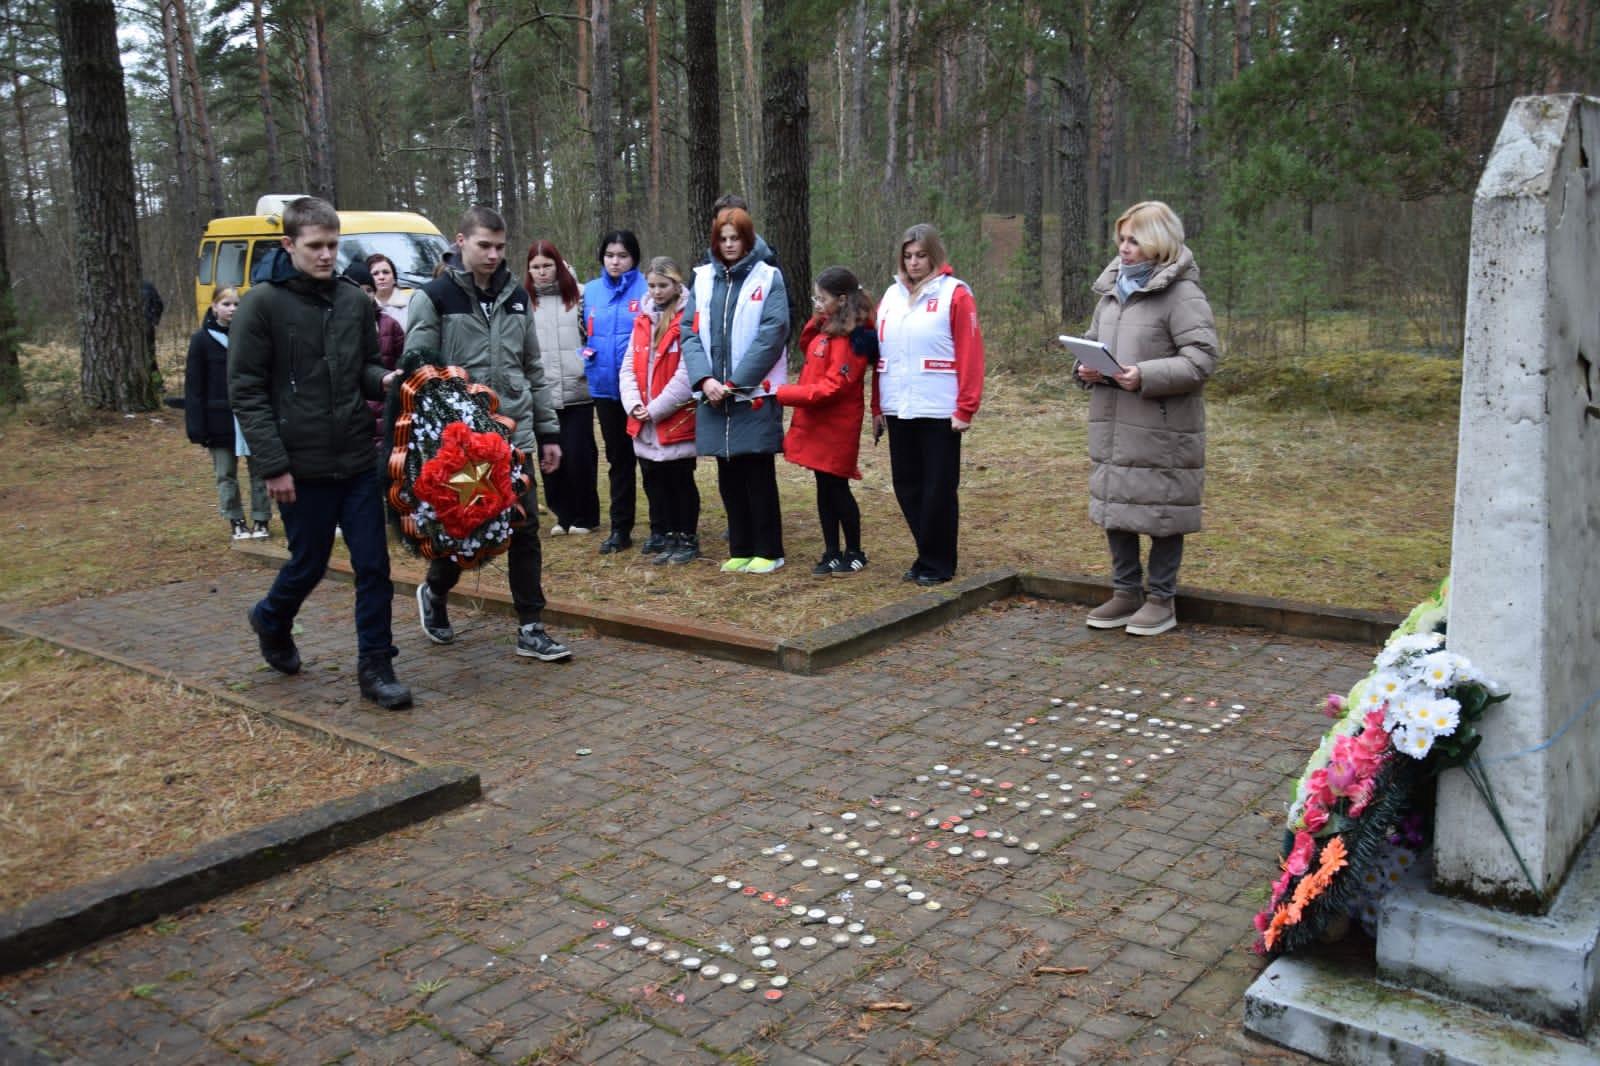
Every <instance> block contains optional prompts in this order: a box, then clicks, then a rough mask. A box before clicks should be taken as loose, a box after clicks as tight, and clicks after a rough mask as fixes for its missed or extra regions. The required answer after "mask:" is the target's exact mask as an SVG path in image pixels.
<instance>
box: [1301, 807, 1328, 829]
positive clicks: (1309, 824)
mask: <svg viewBox="0 0 1600 1066" xmlns="http://www.w3.org/2000/svg"><path fill="white" fill-rule="evenodd" d="M1303 821H1304V822H1305V823H1306V830H1307V831H1308V832H1312V833H1320V832H1322V827H1323V826H1325V825H1327V824H1328V811H1327V808H1325V807H1323V806H1322V805H1321V804H1318V803H1308V804H1306V813H1305V817H1304V819H1303Z"/></svg>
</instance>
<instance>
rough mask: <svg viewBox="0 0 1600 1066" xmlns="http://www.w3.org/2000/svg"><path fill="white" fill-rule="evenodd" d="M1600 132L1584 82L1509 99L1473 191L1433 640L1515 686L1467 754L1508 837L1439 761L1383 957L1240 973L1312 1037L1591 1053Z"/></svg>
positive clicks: (1384, 937) (1598, 782)
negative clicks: (1422, 861) (1474, 755)
mask: <svg viewBox="0 0 1600 1066" xmlns="http://www.w3.org/2000/svg"><path fill="white" fill-rule="evenodd" d="M1596 152H1600V100H1596V99H1594V98H1589V97H1579V96H1542V97H1525V98H1523V99H1519V100H1517V101H1516V102H1515V103H1514V104H1512V106H1511V109H1510V112H1509V113H1508V115H1507V117H1506V121H1505V125H1504V126H1503V127H1502V129H1501V131H1500V136H1499V139H1498V140H1497V141H1496V143H1495V148H1494V153H1493V155H1492V156H1491V158H1490V160H1489V163H1488V165H1487V167H1486V168H1485V170H1484V174H1483V178H1482V180H1481V181H1480V183H1479V186H1478V191H1477V195H1476V198H1475V199H1474V202H1473V218H1472V252H1471V263H1470V276H1469V281H1468V296H1467V319H1466V348H1465V352H1464V356H1463V358H1464V362H1463V380H1462V388H1461V431H1460V432H1461V436H1460V454H1459V457H1458V463H1457V471H1456V512H1455V534H1454V543H1453V546H1452V559H1451V590H1450V619H1449V646H1450V648H1451V650H1453V651H1456V652H1459V653H1461V654H1463V655H1466V656H1467V657H1468V658H1469V659H1471V660H1472V661H1473V663H1474V664H1475V665H1476V666H1477V667H1478V668H1479V669H1480V670H1482V671H1484V672H1485V673H1487V674H1488V675H1489V676H1490V677H1492V678H1494V679H1495V680H1496V681H1498V682H1499V683H1500V684H1502V685H1503V686H1504V687H1505V688H1507V689H1508V690H1509V691H1510V693H1511V698H1510V699H1509V700H1507V701H1506V702H1505V703H1502V704H1500V705H1498V706H1497V707H1495V708H1493V709H1491V711H1490V712H1489V714H1488V715H1487V717H1486V718H1485V720H1484V722H1483V725H1482V726H1481V732H1482V733H1483V735H1484V741H1483V745H1482V748H1481V749H1480V755H1481V758H1482V760H1483V765H1484V768H1485V770H1486V771H1487V774H1488V777H1489V779H1490V781H1491V784H1492V786H1493V789H1494V792H1495V797H1496V799H1497V801H1498V806H1499V808H1500V811H1501V813H1502V815H1503V818H1504V821H1505V824H1506V827H1507V829H1508V831H1509V833H1510V835H1511V837H1512V839H1513V840H1515V842H1516V854H1513V852H1512V850H1511V847H1510V845H1508V844H1507V842H1506V838H1505V834H1502V832H1501V831H1500V829H1499V827H1498V826H1497V825H1496V824H1495V821H1494V819H1493V818H1492V817H1491V815H1490V813H1489V810H1488V808H1487V807H1486V805H1485V804H1484V802H1483V801H1482V800H1481V799H1480V797H1479V796H1478V793H1477V791H1476V789H1475V788H1474V787H1473V786H1472V784H1471V782H1470V781H1469V780H1468V779H1467V778H1466V776H1465V775H1464V774H1462V773H1461V772H1460V771H1452V772H1450V773H1447V774H1446V775H1445V776H1444V777H1442V778H1441V779H1440V782H1439V789H1438V803H1437V809H1436V814H1435V843H1434V856H1433V860H1434V862H1433V870H1434V874H1433V883H1432V885H1431V886H1430V885H1427V884H1413V885H1409V886H1404V887H1401V888H1398V889H1396V890H1394V891H1392V892H1391V893H1390V894H1389V895H1388V896H1387V897H1386V899H1385V902H1384V906H1383V912H1382V916H1381V918H1380V921H1379V928H1378V950H1377V969H1376V972H1375V973H1374V972H1373V971H1372V970H1371V969H1367V970H1365V971H1363V970H1361V969H1360V968H1359V967H1354V968H1353V967H1351V966H1349V965H1348V964H1340V963H1335V962H1330V961H1328V960H1326V959H1321V958H1318V957H1316V956H1315V955H1309V956H1304V957H1299V956H1296V957H1285V958H1281V959H1279V960H1277V961H1276V962H1274V963H1273V964H1272V965H1271V966H1270V967H1268V969H1267V971H1266V972H1265V973H1263V974H1262V976H1261V977H1260V978H1259V979H1257V981H1256V982H1255V984H1253V985H1252V986H1251V988H1250V991H1249V992H1248V993H1247V996H1246V1006H1245V1017H1246V1026H1247V1027H1248V1028H1249V1029H1251V1030H1252V1031H1253V1032H1255V1033H1257V1034H1259V1035H1261V1036H1265V1037H1267V1038H1268V1039H1271V1040H1275V1041H1277V1042H1279V1043H1284V1044H1288V1045H1289V1046H1291V1047H1295V1048H1298V1049H1300V1050H1302V1051H1307V1052H1309V1053H1311V1054H1314V1055H1319V1056H1321V1057H1324V1058H1328V1059H1331V1060H1334V1061H1338V1062H1352V1063H1355V1062H1360V1063H1368V1062H1370V1063H1380V1062H1381V1063H1390V1062H1451V1063H1458V1062H1459V1063H1498V1062H1506V1063H1517V1064H1519V1066H1520V1064H1522V1063H1543V1062H1549V1063H1567V1062H1572V1063H1579V1062H1582V1063H1597V1062H1600V1035H1597V1034H1596V1033H1595V1032H1594V1031H1593V1030H1592V1028H1591V1026H1592V1023H1593V1022H1594V1019H1595V1014H1596V1007H1597V1005H1600V840H1597V839H1596V836H1595V835H1594V834H1593V830H1594V826H1595V823H1596V818H1597V815H1600V707H1595V706H1593V701H1594V700H1595V698H1596V697H1597V696H1600V558H1597V549H1600V156H1595V157H1594V158H1591V153H1596ZM1586 708H1588V713H1584V712H1585V709H1586ZM1517 854H1520V856H1521V858H1522V860H1523V862H1522V863H1519V862H1518V861H1517ZM1523 864H1526V866H1527V873H1526V874H1525V873H1524V871H1523V868H1522V867H1523Z"/></svg>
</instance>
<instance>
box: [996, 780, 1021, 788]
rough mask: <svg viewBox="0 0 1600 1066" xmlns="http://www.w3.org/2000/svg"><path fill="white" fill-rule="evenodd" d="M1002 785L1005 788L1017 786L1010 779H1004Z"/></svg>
mask: <svg viewBox="0 0 1600 1066" xmlns="http://www.w3.org/2000/svg"><path fill="white" fill-rule="evenodd" d="M1000 787H1001V788H1003V789H1011V788H1016V787H1017V786H1016V785H1014V784H1012V783H1011V782H1010V781H1002V782H1000Z"/></svg>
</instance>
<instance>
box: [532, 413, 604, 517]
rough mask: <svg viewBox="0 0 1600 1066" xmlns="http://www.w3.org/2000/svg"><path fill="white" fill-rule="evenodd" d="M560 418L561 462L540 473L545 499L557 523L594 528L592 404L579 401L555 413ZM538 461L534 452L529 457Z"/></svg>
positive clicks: (595, 462)
mask: <svg viewBox="0 0 1600 1066" xmlns="http://www.w3.org/2000/svg"><path fill="white" fill-rule="evenodd" d="M556 415H557V416H558V417H559V418H560V420H561V465H560V466H559V467H557V468H556V470H555V473H553V474H542V475H541V477H542V478H543V480H544V502H545V503H547V504H549V505H550V510H551V512H552V513H553V514H554V515H555V516H556V523H557V524H558V525H562V526H581V527H583V528H584V529H594V528H596V527H597V526H599V525H600V493H599V492H598V491H597V490H596V489H595V487H594V479H595V474H596V473H597V472H598V470H599V469H600V449H599V448H597V447H596V446H595V443H594V404H592V403H579V404H572V405H570V406H568V407H563V408H562V409H561V410H559V411H557V412H556ZM528 459H529V461H530V462H533V463H535V464H537V463H538V461H539V457H538V456H537V455H530V456H529V457H528Z"/></svg>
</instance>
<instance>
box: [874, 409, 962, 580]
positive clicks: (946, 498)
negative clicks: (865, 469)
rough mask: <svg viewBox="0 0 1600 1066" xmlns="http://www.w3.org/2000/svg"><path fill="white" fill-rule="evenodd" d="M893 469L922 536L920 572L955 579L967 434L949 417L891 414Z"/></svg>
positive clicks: (897, 494)
mask: <svg viewBox="0 0 1600 1066" xmlns="http://www.w3.org/2000/svg"><path fill="white" fill-rule="evenodd" d="M887 422H888V425H889V470H890V479H891V480H892V481H893V482H894V498H895V499H896V500H898V501H899V503H900V512H901V513H902V514H904V515H905V518H906V525H907V526H909V527H910V529H911V537H912V539H913V540H914V541H916V545H917V559H916V561H915V562H914V563H912V564H911V569H912V571H913V572H914V573H916V574H919V575H921V574H927V575H929V576H930V577H936V578H939V579H941V580H946V581H947V580H949V579H950V578H952V577H954V576H955V572H956V533H957V529H958V527H959V526H960V518H961V513H960V506H959V503H958V501H957V498H956V497H957V490H958V489H959V488H960V487H961V434H959V433H957V432H956V431H955V430H953V429H951V428H950V420H949V419H948V418H893V417H891V418H889V419H887Z"/></svg>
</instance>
